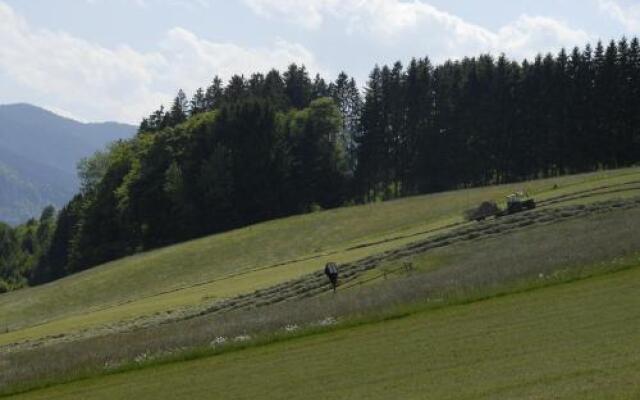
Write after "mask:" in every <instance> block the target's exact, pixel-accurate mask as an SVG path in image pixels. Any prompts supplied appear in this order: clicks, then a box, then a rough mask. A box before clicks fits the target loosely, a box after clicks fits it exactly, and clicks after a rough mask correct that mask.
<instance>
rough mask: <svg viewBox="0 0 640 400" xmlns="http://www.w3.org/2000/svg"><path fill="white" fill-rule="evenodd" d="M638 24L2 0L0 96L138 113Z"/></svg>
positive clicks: (607, 19) (623, 18)
mask: <svg viewBox="0 0 640 400" xmlns="http://www.w3.org/2000/svg"><path fill="white" fill-rule="evenodd" d="M622 35H626V36H628V37H631V36H639V35H640V1H638V0H537V1H524V0H519V1H518V0H473V1H472V0H237V1H228V0H227V1H225V0H56V1H51V0H0V43H1V45H0V88H1V89H2V90H0V103H13V102H30V103H34V104H37V105H40V106H43V107H46V108H49V109H51V110H53V111H56V112H59V113H61V114H65V115H68V116H72V117H75V118H77V119H80V120H85V121H103V120H117V121H124V122H132V123H136V122H138V121H139V120H140V118H141V117H142V116H144V115H146V114H148V113H149V112H151V111H152V110H153V109H155V108H157V107H158V106H159V105H160V104H161V103H167V102H169V101H170V99H171V98H172V97H173V96H174V95H175V93H176V92H177V90H178V88H183V89H185V90H186V91H187V92H188V93H191V92H193V90H195V89H196V88H197V87H198V86H206V85H207V84H208V82H209V81H210V80H211V78H212V77H213V76H214V75H216V74H218V75H220V76H221V77H223V78H225V79H227V78H228V77H229V76H230V75H231V74H232V73H244V74H249V73H251V72H254V71H266V70H268V69H270V68H271V67H276V68H280V69H282V68H284V67H285V66H286V65H287V64H288V63H291V62H298V63H304V64H305V65H306V66H307V67H308V68H309V69H310V71H311V72H312V73H316V72H320V73H321V74H323V75H325V76H326V77H328V78H333V77H335V75H337V73H338V72H339V71H340V70H345V71H347V73H349V74H351V75H354V76H355V77H356V78H357V80H358V82H359V84H361V85H364V84H365V80H366V77H367V74H368V72H369V71H370V70H371V68H372V67H373V65H375V64H376V63H378V64H384V63H392V62H394V61H395V60H401V61H403V62H406V61H407V60H409V59H410V58H411V57H412V56H416V57H421V56H425V55H428V56H429V57H431V59H432V60H434V61H435V62H441V61H443V60H445V59H447V58H459V57H462V56H466V55H468V56H473V55H477V54H479V53H483V52H491V53H493V54H499V53H501V52H504V53H505V54H507V56H509V57H511V58H514V59H518V60H520V59H522V58H524V57H532V56H534V55H535V54H536V53H537V52H547V51H552V52H557V51H558V50H559V49H560V48H561V47H563V46H564V47H568V48H570V47H573V46H575V45H579V46H583V45H584V44H585V43H587V42H595V41H597V40H598V39H603V40H607V41H608V40H610V39H612V38H616V39H617V38H620V37H621V36H622Z"/></svg>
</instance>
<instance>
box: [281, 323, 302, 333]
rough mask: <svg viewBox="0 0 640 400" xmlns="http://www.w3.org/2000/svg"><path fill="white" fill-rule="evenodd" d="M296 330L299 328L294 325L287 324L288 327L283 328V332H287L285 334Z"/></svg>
mask: <svg viewBox="0 0 640 400" xmlns="http://www.w3.org/2000/svg"><path fill="white" fill-rule="evenodd" d="M298 329H299V327H298V325H296V324H289V325H287V326H285V327H284V330H285V331H287V332H295V331H297V330H298Z"/></svg>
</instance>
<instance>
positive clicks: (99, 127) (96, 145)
mask: <svg viewBox="0 0 640 400" xmlns="http://www.w3.org/2000/svg"><path fill="white" fill-rule="evenodd" d="M135 131H136V127H135V126H132V125H125V124H120V123H114V122H105V123H90V124H86V123H81V122H78V121H74V120H72V119H69V118H65V117H61V116H59V115H56V114H54V113H52V112H50V111H47V110H44V109H42V108H39V107H36V106H32V105H29V104H11V105H0V221H4V222H8V223H11V224H16V223H20V222H23V221H25V220H26V219H28V218H30V217H33V216H37V215H39V213H40V211H41V210H42V208H43V207H45V206H46V205H48V204H53V205H55V206H56V207H60V206H62V205H64V203H65V202H67V201H68V200H69V199H70V198H71V197H72V196H73V194H74V193H75V192H76V191H77V190H78V179H77V176H76V164H77V163H78V161H79V160H80V159H82V158H83V157H87V156H89V155H91V154H93V153H94V152H95V151H96V150H99V149H102V148H104V147H105V145H106V144H108V143H110V142H112V141H114V140H117V139H122V138H128V137H131V136H133V135H134V134H135Z"/></svg>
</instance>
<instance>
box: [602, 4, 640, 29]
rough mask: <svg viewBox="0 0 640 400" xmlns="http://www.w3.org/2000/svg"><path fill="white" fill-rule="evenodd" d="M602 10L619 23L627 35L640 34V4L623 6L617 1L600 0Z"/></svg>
mask: <svg viewBox="0 0 640 400" xmlns="http://www.w3.org/2000/svg"><path fill="white" fill-rule="evenodd" d="M598 4H599V6H600V9H601V10H602V11H604V12H605V13H607V14H609V16H610V17H611V18H613V19H615V20H616V21H618V22H619V23H621V24H622V26H623V27H624V29H625V30H626V31H627V33H630V34H637V33H638V32H640V4H629V5H622V4H620V3H619V2H617V1H615V0H598Z"/></svg>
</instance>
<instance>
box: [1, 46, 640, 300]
mask: <svg viewBox="0 0 640 400" xmlns="http://www.w3.org/2000/svg"><path fill="white" fill-rule="evenodd" d="M639 155H640V46H639V44H638V39H637V38H634V39H632V40H631V41H628V40H627V39H625V38H623V39H621V40H619V41H617V42H616V41H611V42H610V43H609V44H607V46H604V45H603V44H602V43H601V42H598V43H597V44H596V46H595V48H592V47H591V46H590V45H586V46H585V47H584V48H582V49H580V48H577V47H576V48H574V49H573V50H572V51H571V52H569V53H568V52H567V51H565V50H564V49H563V50H561V51H560V52H559V53H558V54H557V55H552V54H547V55H544V56H543V55H539V56H537V57H535V58H534V59H533V60H524V61H522V62H516V61H513V60H509V59H508V58H507V57H506V56H504V55H501V56H499V57H497V58H494V57H493V56H491V55H481V56H479V57H473V58H464V59H461V60H457V61H447V62H445V63H443V64H441V65H437V66H434V65H433V64H432V63H431V62H430V60H429V59H428V58H426V57H425V58H421V59H413V60H411V62H410V63H409V64H408V65H407V66H406V67H405V66H403V65H402V64H401V63H400V62H397V63H395V64H393V65H391V66H382V67H380V66H376V67H375V68H374V69H373V71H372V72H371V74H370V76H369V80H368V82H367V84H366V87H365V88H364V91H363V93H360V91H359V90H358V86H357V85H356V82H355V80H354V79H353V78H351V77H349V76H348V75H347V74H345V73H341V74H340V75H339V76H338V77H337V79H336V80H334V81H331V82H327V81H325V80H324V79H323V78H322V77H321V76H319V75H317V76H316V77H315V78H313V79H312V78H311V77H310V76H309V74H308V71H307V70H306V69H305V68H304V67H300V66H297V65H295V64H293V65H291V66H290V67H289V68H288V69H287V70H286V71H285V72H284V73H280V72H279V71H277V70H272V71H270V72H268V73H267V74H261V73H256V74H253V75H251V76H250V77H249V78H245V77H244V76H242V75H235V76H233V77H232V78H231V79H230V80H229V81H228V82H227V83H226V85H225V84H224V83H223V81H222V80H221V79H220V78H218V77H216V78H214V79H213V81H212V82H211V84H210V85H209V86H208V87H206V88H201V89H198V90H196V91H195V93H194V95H193V96H192V97H191V99H190V100H189V99H188V98H187V96H186V94H185V93H184V92H183V91H179V92H178V95H177V96H176V98H175V99H174V101H173V103H172V104H171V106H170V107H169V108H168V109H165V108H164V107H162V106H161V107H160V108H159V109H158V110H156V111H154V112H153V113H151V114H150V115H149V116H148V117H146V118H144V119H143V121H142V122H141V124H140V129H139V133H138V135H137V136H136V137H135V138H133V139H131V140H126V141H119V142H116V143H114V144H112V145H111V146H110V147H109V148H108V149H106V150H105V151H103V152H99V153H96V154H95V155H94V156H93V157H90V158H88V159H86V160H84V161H83V162H82V163H81V164H80V165H79V175H80V178H81V181H82V188H81V191H80V193H79V194H78V195H77V196H76V197H74V198H73V199H72V200H71V201H70V202H69V204H67V205H66V206H65V207H64V208H63V209H62V210H60V211H59V212H58V213H57V216H56V215H54V213H53V212H47V214H46V215H44V216H43V217H47V218H44V219H43V218H40V220H39V221H36V220H34V221H31V222H30V223H29V224H31V225H29V224H26V225H25V226H21V227H18V228H15V229H12V228H9V227H6V226H2V227H0V263H2V264H0V280H4V281H5V283H6V282H10V283H7V284H5V286H7V287H9V288H10V287H18V286H20V285H23V284H25V283H26V282H29V283H31V284H37V283H42V282H46V281H50V280H53V279H57V278H60V277H62V276H65V275H68V274H71V273H74V272H77V271H81V270H84V269H87V268H90V267H92V266H95V265H98V264H101V263H103V262H105V261H109V260H113V259H116V258H119V257H122V256H125V255H128V254H133V253H136V252H139V251H143V250H147V249H151V248H155V247H159V246H163V245H166V244H169V243H175V242H178V241H183V240H186V239H190V238H194V237H199V236H203V235H207V234H211V233H215V232H221V231H225V230H228V229H233V228H236V227H240V226H245V225H248V224H252V223H255V222H259V221H264V220H268V219H273V218H279V217H283V216H287V215H292V214H298V213H304V212H310V211H314V210H319V209H324V208H332V207H338V206H341V205H345V204H351V203H362V202H371V201H378V200H385V199H391V198H396V197H401V196H407V195H413V194H419V193H431V192H437V191H443V190H450V189H457V188H464V187H473V186H479V185H488V184H497V183H506V182H514V181H521V180H527V179H533V178H541V177H549V176H557V175H562V174H569V173H577V172H585V171H592V170H597V169H604V168H617V167H622V166H627V165H632V164H634V163H636V162H637V161H638V158H639ZM43 214H44V213H43ZM49 214H51V216H49ZM28 226H31V228H27V227H28ZM40 226H47V229H46V235H44V234H43V235H41V236H42V237H41V238H39V236H38V235H37V234H35V235H34V233H33V231H34V230H35V231H38V230H39V227H40ZM42 229H43V230H44V228H42ZM7 232H9V233H7ZM25 232H32V233H31V234H29V235H30V237H32V238H33V237H36V242H37V245H36V246H35V247H34V249H32V250H33V251H32V252H29V251H26V252H25V250H24V248H25V247H26V248H28V247H29V246H26V245H24V244H21V241H23V240H24V239H25V238H26V237H27V234H26V233H25ZM6 237H8V238H9V239H5V238H6ZM38 238H39V239H38ZM5 242H6V243H9V242H10V243H13V244H12V245H10V246H5V245H3V243H5ZM5 248H12V249H14V250H4V249H5ZM16 249H18V250H16ZM0 289H1V288H0Z"/></svg>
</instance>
